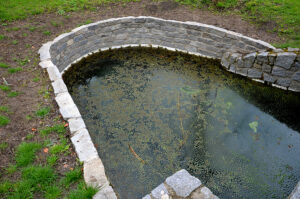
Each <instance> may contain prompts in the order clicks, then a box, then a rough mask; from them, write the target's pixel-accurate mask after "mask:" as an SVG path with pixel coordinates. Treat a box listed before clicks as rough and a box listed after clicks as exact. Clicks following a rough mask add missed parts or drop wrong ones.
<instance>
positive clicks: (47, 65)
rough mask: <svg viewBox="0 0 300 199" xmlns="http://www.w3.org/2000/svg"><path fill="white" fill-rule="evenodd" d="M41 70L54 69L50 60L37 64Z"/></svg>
mask: <svg viewBox="0 0 300 199" xmlns="http://www.w3.org/2000/svg"><path fill="white" fill-rule="evenodd" d="M39 65H40V67H42V68H49V67H56V66H55V65H54V64H53V63H52V62H51V61H50V60H45V61H42V62H40V63H39Z"/></svg>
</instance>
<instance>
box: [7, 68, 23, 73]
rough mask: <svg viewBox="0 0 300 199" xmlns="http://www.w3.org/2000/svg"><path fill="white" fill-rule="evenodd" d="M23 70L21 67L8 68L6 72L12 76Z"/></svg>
mask: <svg viewBox="0 0 300 199" xmlns="http://www.w3.org/2000/svg"><path fill="white" fill-rule="evenodd" d="M22 70H23V69H22V68H21V67H17V68H9V69H8V70H7V71H8V72H9V73H10V74H13V73H16V72H19V71H22Z"/></svg>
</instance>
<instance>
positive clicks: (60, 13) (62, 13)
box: [57, 8, 66, 16]
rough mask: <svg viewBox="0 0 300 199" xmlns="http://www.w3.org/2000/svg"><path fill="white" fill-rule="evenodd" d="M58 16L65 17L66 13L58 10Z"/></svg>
mask: <svg viewBox="0 0 300 199" xmlns="http://www.w3.org/2000/svg"><path fill="white" fill-rule="evenodd" d="M57 14H58V15H60V16H63V15H65V14H66V12H65V11H64V10H63V9H61V8H60V9H58V10H57Z"/></svg>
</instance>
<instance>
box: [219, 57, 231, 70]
mask: <svg viewBox="0 0 300 199" xmlns="http://www.w3.org/2000/svg"><path fill="white" fill-rule="evenodd" d="M221 65H222V66H223V67H225V68H226V69H228V68H229V61H228V60H227V58H226V57H224V56H223V58H222V60H221Z"/></svg>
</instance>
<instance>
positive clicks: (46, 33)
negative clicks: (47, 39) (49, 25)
mask: <svg viewBox="0 0 300 199" xmlns="http://www.w3.org/2000/svg"><path fill="white" fill-rule="evenodd" d="M43 34H44V35H46V36H49V35H51V32H50V31H49V30H46V31H44V32H43Z"/></svg>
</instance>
